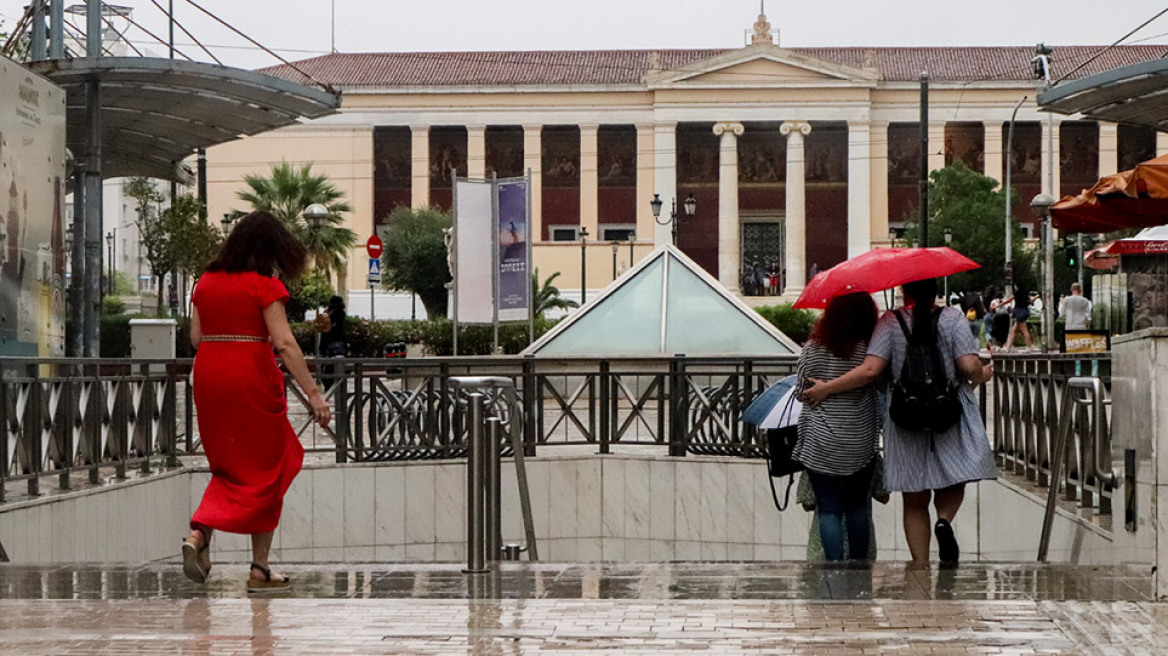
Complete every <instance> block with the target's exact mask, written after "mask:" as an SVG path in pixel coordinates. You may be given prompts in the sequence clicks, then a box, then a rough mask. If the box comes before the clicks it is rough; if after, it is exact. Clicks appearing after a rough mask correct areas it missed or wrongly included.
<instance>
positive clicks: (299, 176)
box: [237, 162, 357, 290]
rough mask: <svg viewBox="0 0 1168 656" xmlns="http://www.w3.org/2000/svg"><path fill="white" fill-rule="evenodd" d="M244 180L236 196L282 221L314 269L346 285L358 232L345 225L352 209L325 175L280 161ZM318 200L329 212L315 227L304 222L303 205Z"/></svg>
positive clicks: (305, 166)
mask: <svg viewBox="0 0 1168 656" xmlns="http://www.w3.org/2000/svg"><path fill="white" fill-rule="evenodd" d="M243 181H244V182H245V183H246V184H247V186H248V187H249V188H250V189H249V191H241V192H239V193H238V194H237V195H238V196H239V199H240V200H242V201H244V202H247V203H249V204H251V206H252V209H255V210H266V211H268V212H271V213H272V214H273V215H274V216H276V217H277V218H278V219H280V220H281V221H283V222H284V224H285V225H287V226H288V227H289V228H290V229H291V230H292V232H293V233H295V234H296V236H297V237H299V238H300V241H302V242H304V245H305V247H307V248H308V253H309V256H310V257H311V258H312V261H313V264H314V266H315V267H316V269H317V270H318V271H320V272H322V273H324V275H325V276H330V279H331V274H332V273H334V272H335V273H336V275H337V284H336V287H337V289H338V290H343V289H345V288H346V284H345V277H346V276H345V274H346V272H347V268H346V260H347V258H348V255H349V253H350V252H351V251H352V249H353V246H354V245H355V244H356V243H357V233H355V232H353V231H352V230H350V229H349V228H346V227H345V225H344V224H345V220H344V218H343V217H342V216H341V214H342V213H343V212H351V211H353V209H352V207H350V206H349V203H348V202H347V201H345V200H344V196H345V193H344V192H343V191H341V190H340V189H337V187H336V185H334V184H333V183H332V182H330V181H329V179H328V176H327V175H324V174H323V173H322V174H316V173H313V172H312V164H311V163H309V164H305V165H304V166H301V167H299V168H297V167H295V166H293V165H292V164H289V163H288V162H281V163H280V164H277V165H274V166H272V172H271V175H270V176H267V177H265V176H262V175H247V176H244V178H243ZM313 203H319V204H321V205H324V206H325V208H326V209H328V215H326V216H325V218H324V219H323V220H322V221H321V222H320V224H319V225H318V226H312V225H309V224H307V223H306V222H304V221H303V220H302V218H301V215H302V214H303V212H304V208H306V207H308V206H309V205H312V204H313Z"/></svg>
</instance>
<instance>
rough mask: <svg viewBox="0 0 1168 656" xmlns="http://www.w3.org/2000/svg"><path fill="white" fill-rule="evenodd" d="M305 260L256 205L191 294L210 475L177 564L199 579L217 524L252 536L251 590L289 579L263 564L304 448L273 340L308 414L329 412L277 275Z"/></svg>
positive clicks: (293, 274) (327, 415) (321, 419)
mask: <svg viewBox="0 0 1168 656" xmlns="http://www.w3.org/2000/svg"><path fill="white" fill-rule="evenodd" d="M306 263H307V252H306V250H305V248H304V245H303V244H301V243H300V241H299V240H298V239H297V238H296V237H295V236H294V235H292V233H291V232H289V231H288V229H287V228H285V227H284V225H283V224H282V223H281V222H280V220H279V219H277V218H275V217H274V216H272V215H271V214H269V213H267V212H253V213H251V214H249V215H247V216H246V217H244V218H243V219H242V220H241V221H239V223H238V224H236V226H235V228H234V230H232V232H231V235H230V236H229V237H228V238H227V242H226V243H225V244H224V245H223V249H222V250H221V251H220V253H219V257H218V258H217V259H216V260H215V261H214V262H212V263H211V264H210V265H209V266H208V267H207V271H206V273H204V274H203V276H202V277H201V278H200V279H199V283H198V285H197V286H196V287H195V290H194V293H193V294H192V297H191V300H192V303H193V305H194V309H193V310H192V311H191V344H192V345H193V346H195V347H196V348H198V353H197V354H196V356H195V366H194V397H195V408H196V409H197V410H198V416H199V435H200V437H201V439H202V442H203V450H204V451H205V452H206V454H207V461H208V463H209V465H210V467H211V483H210V484H209V485H207V491H206V492H204V493H203V501H202V503H200V504H199V508H198V509H197V510H196V511H195V514H194V517H192V518H191V533H190V535H189V536H187V538H186V539H184V540H183V548H182V554H183V572H184V573H185V574H186V575H187V577H188V578H190V579H191V580H193V581H195V582H197V583H202V582H204V581H206V580H207V574H208V572H210V570H211V556H210V551H209V547H210V543H211V533H212V531H214V530H216V529H218V530H221V531H227V532H229V533H247V534H250V535H251V545H252V561H253V562H252V565H251V572H250V575H249V577H248V590H249V591H253V590H262V589H268V588H282V587H287V586H288V585H289V583H290V579H289V578H288V577H286V576H282V575H280V574H273V573H272V571H271V570H270V569H269V568H268V551H269V550H270V548H271V546H272V536H273V534H274V532H275V530H276V526H277V524H279V522H280V510H281V508H282V507H283V503H284V493H285V492H287V490H288V486H289V485H291V484H292V479H293V478H295V477H296V474H297V473H298V472H299V471H300V466H301V464H302V463H303V461H304V448H303V447H302V446H301V445H300V441H299V440H298V439H297V437H296V433H295V431H293V430H292V425H291V424H290V423H289V422H288V404H287V400H286V398H285V394H284V376H283V374H282V373H281V371H280V368H279V366H278V365H277V364H276V357H275V355H274V354H273V352H272V351H273V349H275V351H276V352H278V353H279V354H280V356H281V357H282V358H283V360H284V365H285V366H287V368H288V371H289V372H290V373H291V374H292V377H293V378H294V379H295V380H296V383H297V384H298V385H300V389H302V390H303V391H304V393H305V395H306V396H307V398H308V400H309V403H310V404H311V405H312V415H313V419H314V420H315V421H316V422H317V423H319V424H320V425H321V426H327V425H328V423H329V420H330V419H331V412H330V410H329V405H328V403H327V402H326V401H325V400H324V399H323V398H322V397H321V394H320V391H319V390H318V389H317V387H316V384H315V383H314V382H313V380H312V376H311V374H310V373H309V371H308V366H307V365H306V364H305V362H304V355H303V353H301V351H300V347H299V346H297V345H296V339H295V338H294V337H293V336H292V331H291V329H289V327H288V319H287V317H286V316H285V314H284V303H285V302H286V301H287V300H288V291H287V290H286V289H285V288H284V284H283V283H282V282H280V281H279V280H278V279H276V278H275V277H274V276H275V275H276V274H277V273H278V274H280V275H282V276H284V277H285V278H289V279H296V278H297V277H299V276H300V274H302V273H303V272H304V268H305V266H306Z"/></svg>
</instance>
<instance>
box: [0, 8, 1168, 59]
mask: <svg viewBox="0 0 1168 656" xmlns="http://www.w3.org/2000/svg"><path fill="white" fill-rule="evenodd" d="M77 1H81V0H77ZM168 1H169V0H157V2H158V4H159V5H162V6H163V7H165V6H166V5H167V2H168ZM27 2H28V0H0V21H2V22H3V26H4V29H10V28H11V26H12V24H13V23H14V22H15V21H16V19H17V18H19V16H20V14H21V12H22V7H23V6H24V5H25V4H27ZM173 2H174V6H175V16H176V18H177V19H178V21H179V22H181V23H182V24H183V25H185V26H186V27H187V28H188V29H190V30H191V31H192V32H193V33H194V34H195V36H196V37H198V38H199V40H201V41H203V42H205V43H206V44H208V45H213V46H216V47H215V48H212V50H213V51H214V52H215V53H216V54H217V55H218V56H219V57H220V58H221V59H223V60H224V62H225V63H228V64H231V65H236V66H242V67H247V68H254V67H260V66H265V65H269V64H272V63H275V61H274V60H273V59H272V58H270V57H269V56H267V55H264V54H263V53H261V52H257V51H256V50H255V49H254V48H253V47H252V46H250V45H249V44H247V42H246V41H245V40H243V39H242V38H241V37H239V36H236V35H234V34H232V33H230V32H229V31H228V30H226V29H225V28H223V27H221V26H219V25H218V24H216V23H215V22H214V21H213V20H212V19H210V18H208V17H206V16H205V15H204V14H202V13H201V12H199V10H198V9H196V8H195V7H194V6H192V5H191V4H190V3H188V2H187V0H173ZM197 2H198V3H199V4H200V5H201V6H203V7H205V8H207V9H208V10H209V11H211V12H212V13H214V14H216V15H218V16H219V17H220V18H222V19H223V20H225V21H227V22H228V23H230V24H232V25H233V26H235V27H236V28H238V29H239V30H240V31H242V32H244V33H246V34H247V35H249V36H251V37H252V38H254V39H255V40H257V41H259V42H260V43H262V44H264V45H265V46H267V47H269V48H272V49H273V50H278V51H279V52H280V53H281V54H282V55H283V56H284V57H286V58H288V59H293V60H294V59H304V58H307V57H312V56H315V55H318V54H324V53H326V52H328V51H329V50H330V48H331V47H332V44H333V38H334V34H335V45H336V49H337V50H339V51H341V52H383V51H417V50H430V51H434V50H545V49H556V50H564V49H606V48H612V49H639V48H733V47H738V46H741V45H743V43H744V38H745V36H744V32H745V31H746V30H748V29H749V28H750V26H751V24H752V23H753V22H754V20H755V17H756V15H757V12H758V0H577V1H569V0H495V1H494V2H485V1H483V0H269V1H267V2H262V1H260V0H197ZM116 4H121V5H124V6H129V7H133V8H134V10H133V14H132V16H133V18H134V20H135V21H137V22H140V23H141V24H142V25H143V26H144V27H146V28H147V29H149V30H151V31H153V32H155V33H156V34H158V35H160V36H163V37H165V35H166V20H165V14H164V13H163V12H161V11H160V10H159V9H158V8H156V7H155V6H154V4H153V3H152V2H151V0H118V1H117V2H116ZM1100 6H1101V5H1100V3H1099V2H1098V0H1091V1H1088V0H976V1H975V0H961V1H952V0H810V1H808V0H803V1H801V2H797V3H796V2H790V1H786V2H779V1H777V0H769V1H768V2H767V8H766V9H767V14H768V16H769V18H770V22H771V24H772V26H773V27H774V28H777V29H779V30H780V32H781V37H780V38H781V45H783V46H791V47H802V46H920V45H927V46H956V45H1033V44H1035V43H1037V42H1039V41H1044V42H1046V43H1048V44H1053V45H1096V44H1098V45H1106V44H1109V43H1111V42H1112V41H1115V40H1116V39H1119V38H1120V37H1122V36H1123V35H1124V34H1126V33H1127V32H1129V31H1130V30H1132V29H1134V28H1135V27H1136V26H1138V25H1139V24H1140V23H1142V22H1144V21H1145V20H1147V19H1149V18H1151V17H1152V16H1154V15H1156V14H1157V13H1158V12H1160V11H1162V10H1164V9H1166V8H1168V1H1165V0H1128V1H1126V2H1124V3H1122V5H1121V6H1122V11H1117V10H1110V11H1100V9H1099V8H1100ZM1102 6H1105V7H1106V6H1107V5H1102ZM334 16H335V31H334V30H333V29H332V28H331V26H332V25H333V24H334ZM71 19H72V20H73V22H74V23H75V24H77V25H84V20H83V17H80V16H76V17H71ZM119 25H124V22H122V23H119ZM131 35H132V36H131V37H130V38H131V40H132V41H134V42H147V41H152V39H151V37H149V36H147V35H145V34H144V33H143V32H141V31H138V30H132V31H131ZM177 41H178V42H179V43H180V44H183V43H190V40H189V39H188V38H187V37H186V36H184V35H182V34H181V33H179V35H178V37H177ZM1128 42H1129V43H1130V42H1140V43H1154V44H1168V14H1166V15H1165V16H1163V17H1161V18H1159V19H1157V20H1155V21H1154V22H1152V23H1151V24H1150V25H1148V26H1147V27H1146V28H1144V29H1143V30H1141V31H1140V32H1139V33H1137V34H1136V35H1135V36H1134V37H1132V39H1130V40H1129V41H1128ZM147 47H150V48H152V49H155V50H158V49H159V48H160V46H158V45H155V44H154V43H151V44H147ZM182 50H183V51H184V52H187V53H188V54H190V55H191V56H192V57H194V58H196V59H204V60H206V59H207V57H206V56H204V55H202V54H201V53H200V52H198V50H197V48H194V47H189V46H183V47H182ZM1056 57H1057V55H1056Z"/></svg>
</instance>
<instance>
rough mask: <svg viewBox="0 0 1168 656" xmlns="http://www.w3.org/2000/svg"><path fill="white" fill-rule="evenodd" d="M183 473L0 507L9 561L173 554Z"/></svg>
mask: <svg viewBox="0 0 1168 656" xmlns="http://www.w3.org/2000/svg"><path fill="white" fill-rule="evenodd" d="M189 478H190V477H189V475H188V473H187V472H186V471H184V470H177V471H172V472H167V473H164V474H157V475H154V476H152V477H150V478H143V479H127V480H124V481H111V482H109V483H107V484H105V485H103V486H102V487H100V488H95V489H87V490H80V491H76V492H65V493H59V494H54V495H52V496H46V497H43V498H40V499H35V500H32V501H23V502H19V503H8V504H4V505H3V506H0V543H3V545H4V549H5V551H6V552H7V553H8V557H9V559H10V560H11V561H12V562H14V563H23V564H44V563H61V562H107V563H111V562H132V563H140V562H143V561H148V560H156V559H159V558H164V557H167V556H171V555H174V554H177V553H178V549H179V542H180V541H181V540H182V538H183V537H184V536H185V535H186V533H187V528H186V527H187V522H188V521H189V520H190V514H191V496H190V483H189Z"/></svg>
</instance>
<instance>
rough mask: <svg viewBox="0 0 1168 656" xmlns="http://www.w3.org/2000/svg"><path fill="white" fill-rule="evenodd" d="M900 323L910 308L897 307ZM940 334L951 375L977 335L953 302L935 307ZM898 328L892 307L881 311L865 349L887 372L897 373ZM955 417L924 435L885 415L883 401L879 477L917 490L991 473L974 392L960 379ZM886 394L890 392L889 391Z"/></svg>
mask: <svg viewBox="0 0 1168 656" xmlns="http://www.w3.org/2000/svg"><path fill="white" fill-rule="evenodd" d="M895 311H896V312H901V313H903V314H902V316H903V317H904V320H905V323H907V324H908V326H909V330H910V331H911V330H912V313H911V311H910V310H908V309H905V308H901V309H899V310H895ZM937 330H938V333H939V337H940V344H941V357H942V359H943V360H944V361H945V374H946V375H947V376H949V377H950V378H954V377H956V373H957V365H956V360H957V358H959V357H961V356H962V355H968V354H971V353H973V354H976V353H977V352H978V348H977V341H976V340H974V338H973V335H972V334H971V333H970V332H969V324H968V323H966V321H965V316H964V315H962V314H961V311H960V310H958V309H957V308H955V307H947V308H945V309H944V310H942V311H941V317H940V319H939V320H938V322H937ZM905 346H906V344H905V339H904V333H903V332H902V331H901V329H900V323H899V322H898V321H897V320H896V317H895V316H893V313H892V312H886V313H885V314H884V316H882V317H880V320H879V321H878V322H876V330H875V331H873V332H872V341H871V343H870V344H869V345H868V353H869V355H875V356H878V357H880V358H883V359H885V360H887V361H888V371H889V373H890V374H891V375H892V377H893V378H896V377H898V376H899V375H900V370H901V368H902V367H903V366H904V351H905ZM960 396H961V407H962V413H961V421H959V422H957V424H955V425H954V426H953V427H952V428H950V429H949V430H947V431H945V432H944V433H937V434H935V435H934V439H933V440H932V443H933V445H932V446H931V447H930V440H929V436H928V434H927V433H917V432H913V431H908V430H905V429H903V428H901V427H899V426H897V425H896V423H895V422H893V421H891V420H889V419H888V415H887V412H888V407H887V402H886V403H885V407H884V413H885V415H884V483H885V485H886V486H887V487H888V489H889V490H892V491H896V492H919V491H922V490H939V489H941V488H946V487H949V486H951V485H956V484H958V483H967V482H970V481H978V480H991V479H994V478H997V469H996V468H995V467H994V456H993V452H992V451H991V450H990V442H989V438H988V437H987V436H986V429H985V424H983V423H982V421H981V413H980V411H979V410H978V407H977V397H975V396H974V394H973V388H972V387H970V386H969V385H962V386H961V391H960ZM889 398H891V395H889Z"/></svg>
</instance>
